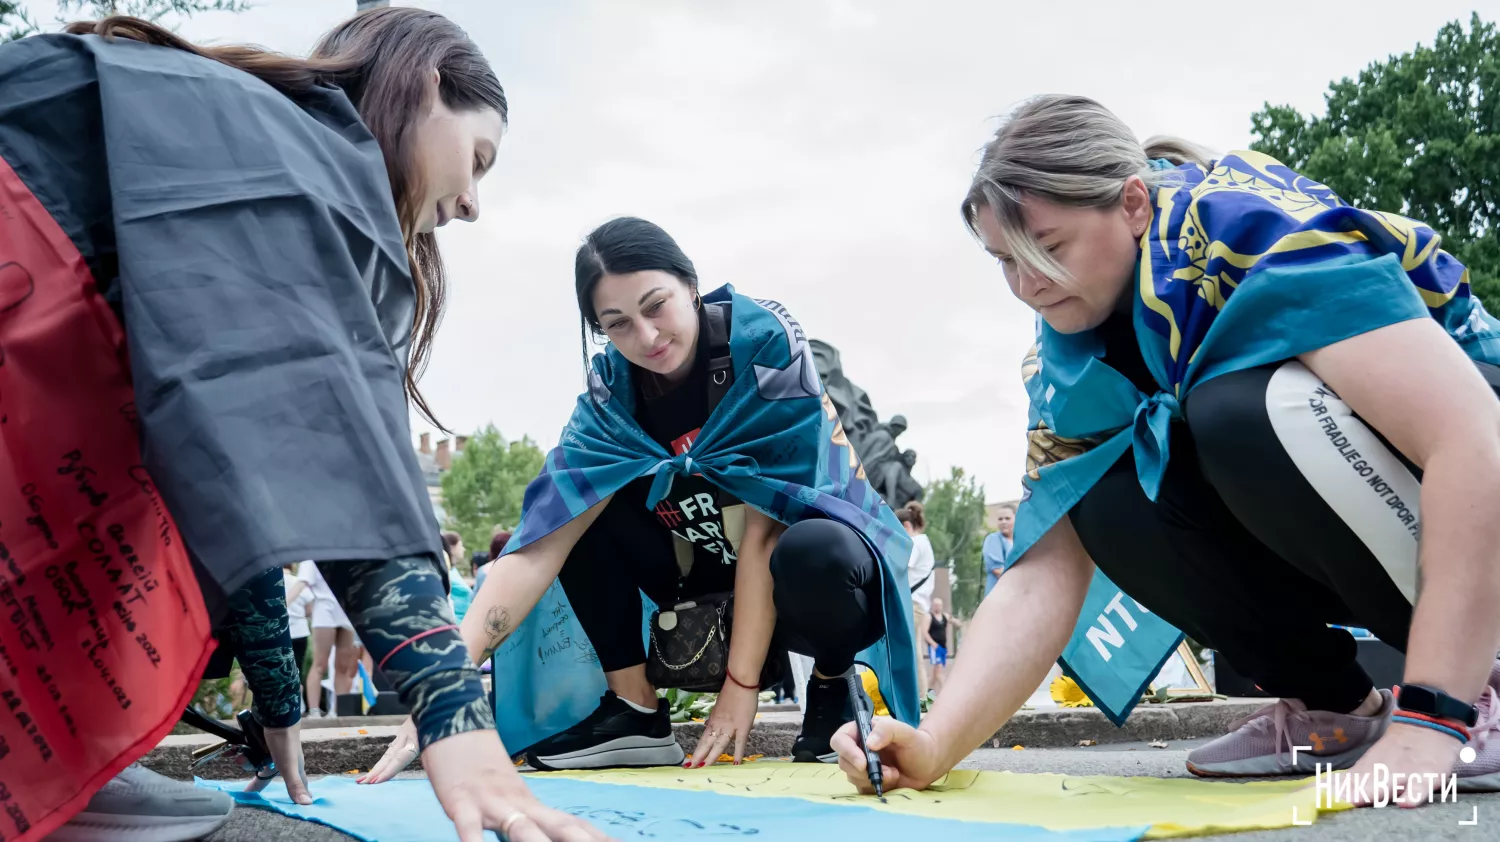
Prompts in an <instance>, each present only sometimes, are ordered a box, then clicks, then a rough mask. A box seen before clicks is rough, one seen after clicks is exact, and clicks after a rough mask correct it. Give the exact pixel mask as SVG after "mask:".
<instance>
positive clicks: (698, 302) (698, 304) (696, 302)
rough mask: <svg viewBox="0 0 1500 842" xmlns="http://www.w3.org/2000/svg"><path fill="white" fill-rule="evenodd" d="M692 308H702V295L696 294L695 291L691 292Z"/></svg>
mask: <svg viewBox="0 0 1500 842" xmlns="http://www.w3.org/2000/svg"><path fill="white" fill-rule="evenodd" d="M693 309H694V310H702V309H703V296H701V295H698V294H697V293H693Z"/></svg>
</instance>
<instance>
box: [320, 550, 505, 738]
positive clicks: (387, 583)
mask: <svg viewBox="0 0 1500 842" xmlns="http://www.w3.org/2000/svg"><path fill="white" fill-rule="evenodd" d="M318 569H319V570H321V571H322V572H323V578H325V579H327V580H328V585H329V587H330V588H332V589H333V593H334V595H335V596H336V597H338V600H339V603H340V604H341V605H343V606H344V610H345V611H346V612H348V614H349V620H350V622H352V623H353V624H354V628H355V629H356V630H357V631H358V632H359V638H360V640H361V641H362V642H363V643H364V645H365V648H366V649H368V650H370V655H371V657H373V658H374V659H375V663H376V664H377V665H378V666H379V668H380V671H381V672H383V673H384V674H385V676H386V678H388V679H390V682H391V684H392V685H394V686H395V688H396V691H397V692H398V693H400V695H401V701H402V702H404V703H405V704H406V706H407V708H408V709H410V710H411V712H412V718H413V719H414V720H416V725H417V738H418V742H419V744H420V745H421V747H422V748H424V749H425V748H427V746H429V745H431V744H432V743H434V742H436V741H437V740H441V739H443V738H444V737H451V736H453V735H454V734H461V733H464V732H465V731H478V730H483V729H486V728H489V729H493V728H494V727H495V712H494V711H493V710H492V709H491V708H490V705H489V698H488V695H487V694H486V693H485V692H484V685H483V684H482V683H480V680H479V668H478V667H476V666H474V662H473V661H471V660H469V652H468V649H467V648H465V646H464V640H463V637H461V636H460V635H459V633H458V627H457V624H456V622H455V621H454V618H453V605H452V604H451V603H449V602H448V591H447V589H445V588H444V587H443V577H442V574H441V573H439V572H438V567H437V564H436V563H435V562H434V561H433V560H432V559H431V558H429V557H427V556H408V557H405V558H398V559H394V560H392V561H337V562H324V563H320V564H319V565H318Z"/></svg>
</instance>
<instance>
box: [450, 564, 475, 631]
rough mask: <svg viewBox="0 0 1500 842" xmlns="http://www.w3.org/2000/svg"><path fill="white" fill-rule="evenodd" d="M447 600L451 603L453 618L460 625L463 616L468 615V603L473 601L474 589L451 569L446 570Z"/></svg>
mask: <svg viewBox="0 0 1500 842" xmlns="http://www.w3.org/2000/svg"><path fill="white" fill-rule="evenodd" d="M448 599H449V600H450V601H451V602H452V603H453V614H454V616H455V617H457V618H458V622H459V623H462V622H463V621H464V615H465V614H467V613H469V603H470V602H472V601H473V600H474V589H473V588H471V587H469V583H468V582H465V581H464V580H463V579H462V578H461V577H460V576H459V575H458V571H457V570H454V569H452V568H449V569H448Z"/></svg>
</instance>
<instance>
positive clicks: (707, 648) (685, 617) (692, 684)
mask: <svg viewBox="0 0 1500 842" xmlns="http://www.w3.org/2000/svg"><path fill="white" fill-rule="evenodd" d="M733 630H734V594H732V593H718V594H706V595H704V596H700V597H695V598H694V599H690V600H686V601H684V602H679V603H677V604H676V605H673V606H672V607H671V608H666V609H658V610H657V611H656V612H655V613H654V614H652V615H651V648H650V651H649V652H648V653H647V655H646V678H647V680H649V681H650V682H651V683H652V684H653V685H655V686H656V687H657V688H658V689H667V688H676V689H678V690H687V691H688V692H692V693H717V692H719V690H720V689H722V688H723V686H724V681H725V679H726V677H727V674H726V671H727V669H728V667H729V638H730V635H731V633H732V632H733ZM783 660H784V659H783V658H781V657H780V655H779V653H778V652H777V650H775V648H774V647H773V648H772V651H770V652H767V653H766V661H765V666H763V667H761V671H760V675H759V676H757V678H759V679H760V686H761V687H769V686H771V685H773V684H775V683H776V682H778V681H780V680H781V677H782V669H781V666H782V661H783Z"/></svg>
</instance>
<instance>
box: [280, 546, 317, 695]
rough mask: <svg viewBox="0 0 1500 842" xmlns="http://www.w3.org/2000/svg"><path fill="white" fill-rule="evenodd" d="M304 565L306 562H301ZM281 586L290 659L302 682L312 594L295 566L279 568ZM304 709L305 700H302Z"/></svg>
mask: <svg viewBox="0 0 1500 842" xmlns="http://www.w3.org/2000/svg"><path fill="white" fill-rule="evenodd" d="M303 563H304V564H305V563H306V562H303ZM281 579H282V584H283V585H285V586H286V613H287V620H288V621H289V622H290V624H291V632H292V657H293V658H294V659H295V660H296V662H297V673H298V675H299V676H301V677H302V678H303V679H304V680H305V679H306V678H307V676H306V675H305V674H304V671H305V669H306V666H307V638H308V636H309V635H310V634H312V625H311V621H312V610H313V592H312V589H311V588H309V587H308V586H307V582H305V581H303V580H302V579H299V578H297V565H295V564H288V565H286V566H284V567H282V568H281ZM303 705H304V707H305V705H306V700H303Z"/></svg>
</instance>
